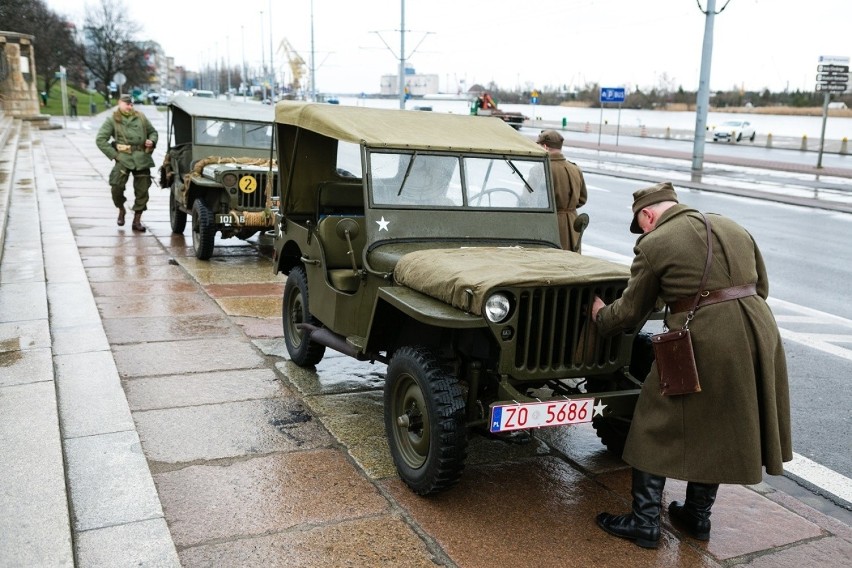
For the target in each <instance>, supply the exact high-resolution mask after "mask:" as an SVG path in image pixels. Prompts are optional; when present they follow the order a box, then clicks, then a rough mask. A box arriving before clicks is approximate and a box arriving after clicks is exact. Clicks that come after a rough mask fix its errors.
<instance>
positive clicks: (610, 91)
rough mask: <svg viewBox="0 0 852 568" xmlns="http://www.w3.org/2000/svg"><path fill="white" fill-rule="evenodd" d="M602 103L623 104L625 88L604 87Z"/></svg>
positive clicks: (602, 89)
mask: <svg viewBox="0 0 852 568" xmlns="http://www.w3.org/2000/svg"><path fill="white" fill-rule="evenodd" d="M600 102H602V103H623V102H624V87H603V88H601V101H600Z"/></svg>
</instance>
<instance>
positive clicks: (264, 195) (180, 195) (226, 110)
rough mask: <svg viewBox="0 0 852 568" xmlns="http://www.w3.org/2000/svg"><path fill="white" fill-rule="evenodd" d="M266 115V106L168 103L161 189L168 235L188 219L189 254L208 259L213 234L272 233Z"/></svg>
mask: <svg viewBox="0 0 852 568" xmlns="http://www.w3.org/2000/svg"><path fill="white" fill-rule="evenodd" d="M272 116H273V114H272V110H271V109H270V108H269V107H268V106H265V105H261V104H257V103H249V102H240V101H224V100H215V99H205V98H200V97H186V96H178V97H174V98H173V99H172V100H171V101H169V106H168V119H167V123H168V125H169V133H168V148H167V150H166V157H165V159H164V160H163V165H162V166H161V167H160V185H161V186H162V187H164V188H165V187H168V188H169V221H170V223H171V228H172V232H174V233H183V231H184V229H185V228H186V220H187V216H188V215H191V216H192V246H193V249H194V250H195V256H196V257H197V258H199V259H201V260H209V259H210V257H211V256H212V255H213V249H214V243H215V236H216V233H217V232H219V233H221V235H222V238H230V237H238V238H240V239H249V238H251V237H252V236H254V235H255V233H257V232H258V231H264V232H265V231H268V230H270V229H272V227H273V222H274V216H273V214H272V207H273V201H274V200H275V199H276V198H275V195H274V192H275V190H276V188H277V184H276V182H275V177H276V175H277V169H278V168H277V166H276V165H275V160H274V148H273V143H272V141H273V138H272Z"/></svg>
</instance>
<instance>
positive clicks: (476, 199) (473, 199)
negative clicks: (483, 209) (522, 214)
mask: <svg viewBox="0 0 852 568" xmlns="http://www.w3.org/2000/svg"><path fill="white" fill-rule="evenodd" d="M495 193H508V194H509V195H511V196H512V197H514V198H515V204H514V205H512V206H511V207H518V206H519V205H520V203H521V198H520V196H519V195H518V194H517V193H515V192H514V191H512V190H511V189H509V188H507V187H494V188H491V189H485V190H483V191H480V192H479V193H474V194H473V195H471V196H470V197H469V198H468V200H467V202H468V205H470V206H472V207H478V206H481V205H482V199H483V198H485V197H488V205H489V206H492V203H491V195H492V194H495Z"/></svg>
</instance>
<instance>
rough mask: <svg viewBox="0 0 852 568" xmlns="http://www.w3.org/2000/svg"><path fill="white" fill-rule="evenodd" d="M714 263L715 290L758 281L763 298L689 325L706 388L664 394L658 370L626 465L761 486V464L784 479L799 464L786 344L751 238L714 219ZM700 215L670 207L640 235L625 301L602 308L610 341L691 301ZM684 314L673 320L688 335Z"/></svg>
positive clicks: (643, 399)
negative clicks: (664, 308)
mask: <svg viewBox="0 0 852 568" xmlns="http://www.w3.org/2000/svg"><path fill="white" fill-rule="evenodd" d="M707 218H708V219H709V220H710V223H711V225H712V228H713V260H712V263H711V267H710V275H709V278H708V284H707V290H718V289H720V288H727V287H730V286H738V285H742V284H750V283H756V284H757V292H758V293H757V295H756V296H749V297H747V298H741V299H738V300H730V301H727V302H721V303H718V304H713V305H708V306H704V307H701V308H699V309H698V311H697V312H696V313H695V318H694V319H693V321H692V322H691V323H690V325H689V329H690V330H691V332H692V342H693V349H694V351H695V359H696V365H697V367H698V376H699V379H700V382H701V392H699V393H694V394H687V395H682V396H663V395H661V394H660V378H659V375H658V373H657V368H656V365H653V366H652V367H651V372H650V373H649V374H648V377H647V378H646V379H645V383H644V385H643V387H642V394H641V395H640V396H639V401H638V403H637V406H636V410H635V414H634V417H633V423H632V425H631V428H630V433H629V435H628V438H627V444H626V446H625V450H624V460H625V461H626V462H628V463H629V464H631V465H632V466H634V467H636V468H638V469H640V470H643V471H647V472H649V473H652V474H656V475H662V476H665V477H672V478H676V479H684V480H687V481H697V482H701V483H737V484H755V483H758V482H760V481H761V479H762V469H761V467H762V466H765V467H766V471H767V472H768V473H769V474H772V475H781V474H782V473H783V467H782V462H785V461H790V460H791V459H792V444H791V437H790V398H789V390H788V384H787V366H786V359H785V355H784V348H783V346H782V344H781V337H780V334H779V331H778V327H777V325H776V323H775V318H774V316H773V315H772V312H771V311H770V309H769V306H768V305H767V304H766V301H765V300H766V297H767V294H768V282H767V277H766V269H765V267H764V264H763V258H762V257H761V255H760V251H759V250H758V248H757V245H756V244H755V242H754V240H753V239H752V237H751V235H749V233H748V232H746V231H745V229H743V228H742V227H740V226H739V225H738V224H736V223H734V222H733V221H731V220H729V219H726V218H724V217H721V216H719V215H708V216H707ZM706 242H707V235H706V229H705V226H704V222H703V221H702V219H701V216H700V215H699V214H698V212H697V211H695V210H694V209H690V208H689V207H687V206H686V205H675V206H673V207H671V208H670V209H668V210H667V211H665V212H664V213H663V214H662V215H661V217H660V219H659V221H658V222H657V225H656V227H655V228H654V230H653V231H651V232H649V233H646V234H644V235H642V236H640V237H639V239H638V240H637V242H636V246H635V249H634V252H635V258H634V260H633V264H632V266H631V268H630V280H629V282H628V285H627V289H626V290H625V291H624V294H623V295H622V297H621V298H620V299H618V300H616V301H614V302H613V303H612V304H610V305H608V306H606V307H605V308H602V309H601V310H600V312H599V313H598V326H599V328H600V331H601V332H602V333H603V334H604V335H609V334H612V333H615V332H616V331H618V330H621V329H627V328H631V327H635V326H636V325H638V324H641V323H642V322H643V321H644V319H645V317H646V316H647V315H648V313H649V312H650V311H651V309H652V308H653V307H654V304H655V302H656V300H657V298H661V299H662V300H663V301H664V302H666V303H670V302H672V301H674V300H678V299H681V298H685V297H693V296H694V295H695V293H696V292H697V289H698V285H699V283H700V282H701V275H702V273H703V271H704V263H705V259H706V255H707V245H706ZM685 320H686V312H683V313H678V314H669V315H668V318H667V322H668V326H669V328H670V329H681V328H682V327H683V324H684V322H685Z"/></svg>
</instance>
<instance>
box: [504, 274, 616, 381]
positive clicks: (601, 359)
mask: <svg viewBox="0 0 852 568" xmlns="http://www.w3.org/2000/svg"><path fill="white" fill-rule="evenodd" d="M624 287H625V286H624V285H623V284H611V285H604V286H595V287H588V288H553V287H548V288H534V289H525V290H523V291H521V293H520V295H519V298H518V319H517V325H518V332H517V342H516V344H515V359H514V366H515V370H516V371H518V372H520V373H521V374H527V375H528V374H529V373H542V374H545V375H549V374H552V373H554V372H556V373H565V374H566V375H571V376H581V375H583V374H585V372H587V371H595V372H598V373H600V372H604V371H608V370H614V369H616V368H619V367H621V366H623V365H624V364H625V362H624V361H622V360H621V359H622V358H623V355H624V354H623V348H622V342H623V341H624V339H623V335H622V334H619V335H616V336H614V337H610V338H600V337H598V334H597V333H594V332H595V330H594V329H593V328H594V324H593V323H592V322H591V320H590V319H589V308H590V306H591V305H592V300H594V297H595V295H598V296H600V297H601V298H603V299H604V301H605V302H607V303H609V302H612V301H613V300H614V299H615V298H617V297H619V296H620V295H621V293H622V292H623V290H624ZM590 334H591V335H590Z"/></svg>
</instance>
